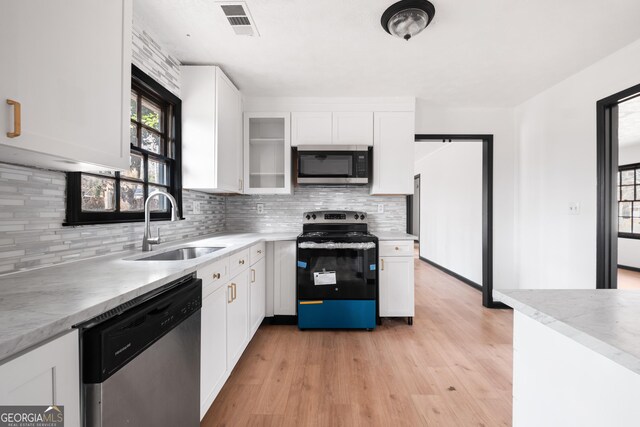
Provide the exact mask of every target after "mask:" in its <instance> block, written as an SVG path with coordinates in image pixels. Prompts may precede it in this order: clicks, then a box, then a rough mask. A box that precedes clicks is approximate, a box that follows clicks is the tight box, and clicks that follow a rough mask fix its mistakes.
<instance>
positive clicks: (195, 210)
mask: <svg viewBox="0 0 640 427" xmlns="http://www.w3.org/2000/svg"><path fill="white" fill-rule="evenodd" d="M201 203H202V202H199V201H195V202H193V213H194V215H199V214H201V213H202V206H201V205H200V204H201Z"/></svg>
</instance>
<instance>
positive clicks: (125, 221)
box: [62, 216, 640, 238]
mask: <svg viewBox="0 0 640 427" xmlns="http://www.w3.org/2000/svg"><path fill="white" fill-rule="evenodd" d="M183 220H184V217H180V219H179V221H183ZM156 221H171V217H170V216H168V217H163V218H153V217H152V218H151V222H156ZM136 222H142V223H144V218H140V219H114V220H105V221H75V222H63V223H62V226H63V227H77V226H83V225H112V224H130V223H136ZM638 238H640V237H638Z"/></svg>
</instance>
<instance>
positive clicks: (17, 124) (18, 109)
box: [7, 99, 22, 138]
mask: <svg viewBox="0 0 640 427" xmlns="http://www.w3.org/2000/svg"><path fill="white" fill-rule="evenodd" d="M7 104H9V105H11V106H13V132H7V137H8V138H16V137H18V136H20V133H21V132H22V106H21V105H20V103H19V102H18V101H14V100H13V99H7Z"/></svg>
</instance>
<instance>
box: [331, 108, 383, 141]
mask: <svg viewBox="0 0 640 427" xmlns="http://www.w3.org/2000/svg"><path fill="white" fill-rule="evenodd" d="M333 143H334V144H341V145H373V113H372V112H370V111H365V112H357V113H347V112H339V113H333Z"/></svg>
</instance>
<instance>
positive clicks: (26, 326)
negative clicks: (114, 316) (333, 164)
mask: <svg viewBox="0 0 640 427" xmlns="http://www.w3.org/2000/svg"><path fill="white" fill-rule="evenodd" d="M297 235H298V233H220V234H215V235H211V236H204V237H203V236H201V237H199V238H195V239H187V240H182V241H180V242H172V243H169V244H165V245H158V246H156V247H155V248H154V252H155V253H157V252H162V251H164V250H167V249H170V248H173V247H177V246H184V245H190V246H194V245H196V244H197V245H198V246H224V247H225V248H224V249H222V250H219V251H217V252H214V253H211V254H208V255H205V256H202V257H199V258H196V259H192V260H185V261H170V262H167V261H135V259H136V258H141V257H143V256H146V255H148V254H149V253H144V254H143V253H142V252H140V250H136V251H127V252H119V253H117V254H114V255H108V256H101V257H96V258H90V259H86V260H82V261H75V262H70V263H64V264H58V265H55V266H52V267H46V268H41V269H35V270H30V271H25V272H19V273H13V274H7V275H3V276H0V361H2V360H4V359H8V358H10V357H13V356H14V355H16V354H18V353H20V352H22V351H23V350H26V349H28V348H30V347H32V346H34V345H36V344H39V343H41V342H44V341H46V340H48V339H50V338H52V337H55V336H57V335H59V334H61V333H63V332H64V331H67V330H69V329H70V328H72V327H73V325H76V324H78V323H82V322H83V321H86V320H89V319H91V318H92V317H95V316H97V315H99V314H101V313H104V312H105V311H108V310H111V309H112V308H114V307H117V306H118V305H120V304H122V303H124V302H127V301H129V300H131V299H133V298H135V297H137V296H139V295H142V294H145V293H147V292H149V291H152V290H154V289H156V288H159V287H160V286H163V285H165V284H167V283H169V282H171V281H173V280H176V279H178V278H180V277H182V276H185V275H187V274H190V273H193V272H195V271H196V270H197V269H198V268H199V267H201V266H204V265H206V264H209V263H211V262H213V261H215V260H216V259H219V258H221V257H224V256H227V255H230V254H233V253H236V252H238V251H240V250H242V249H245V248H247V247H249V246H251V245H253V244H255V243H257V242H260V241H278V240H295V239H296V237H297Z"/></svg>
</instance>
